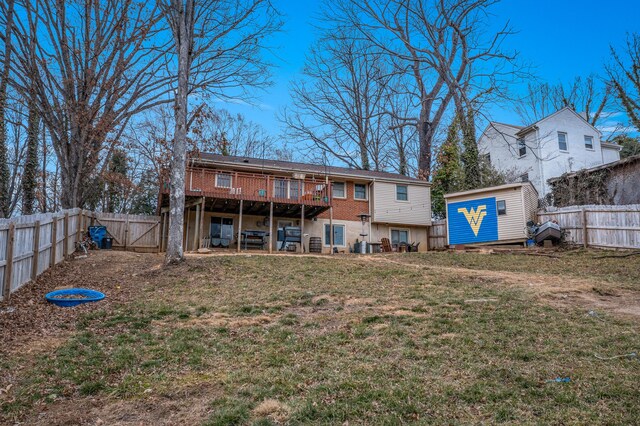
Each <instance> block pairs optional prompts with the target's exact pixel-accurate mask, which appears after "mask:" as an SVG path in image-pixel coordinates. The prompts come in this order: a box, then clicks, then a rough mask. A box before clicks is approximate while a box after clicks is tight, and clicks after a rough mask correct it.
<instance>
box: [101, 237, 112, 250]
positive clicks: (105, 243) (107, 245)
mask: <svg viewBox="0 0 640 426" xmlns="http://www.w3.org/2000/svg"><path fill="white" fill-rule="evenodd" d="M112 246H113V238H111V237H104V238H103V239H102V245H101V246H100V248H102V249H103V250H111V247H112Z"/></svg>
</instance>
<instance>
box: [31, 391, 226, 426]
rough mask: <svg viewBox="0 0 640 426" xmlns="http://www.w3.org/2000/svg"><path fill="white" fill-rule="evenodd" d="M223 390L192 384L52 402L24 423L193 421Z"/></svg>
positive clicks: (95, 424)
mask: <svg viewBox="0 0 640 426" xmlns="http://www.w3.org/2000/svg"><path fill="white" fill-rule="evenodd" d="M219 394H220V392H219V391H216V390H215V389H213V388H212V387H211V386H208V385H204V386H202V385H201V386H198V387H190V388H185V389H181V390H179V391H173V392H168V393H165V394H162V395H154V394H153V390H151V392H150V393H149V394H148V395H147V396H146V397H144V398H138V399H136V400H133V401H112V400H109V399H106V398H83V399H74V400H73V401H64V402H59V403H56V404H51V405H49V406H47V407H46V408H44V407H43V409H42V410H41V411H40V413H39V414H38V415H37V416H34V417H33V418H31V419H28V420H27V421H25V423H24V424H31V425H35V426H45V425H46V426H58V425H59V426H62V425H91V426H99V425H102V426H107V425H108V426H111V425H114V426H116V425H118V426H124V425H135V426H138V425H159V426H170V425H180V424H184V425H194V424H200V423H202V422H203V421H204V420H206V419H207V418H208V417H209V415H210V413H211V406H210V403H211V400H213V399H215V397H216V396H217V395H219Z"/></svg>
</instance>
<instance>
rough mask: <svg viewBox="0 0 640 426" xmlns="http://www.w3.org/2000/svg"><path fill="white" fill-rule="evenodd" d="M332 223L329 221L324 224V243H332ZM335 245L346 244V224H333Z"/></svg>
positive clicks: (327, 244)
mask: <svg viewBox="0 0 640 426" xmlns="http://www.w3.org/2000/svg"><path fill="white" fill-rule="evenodd" d="M330 232H331V231H330V225H329V224H328V223H327V224H325V225H324V245H325V246H330V245H331V234H330ZM333 245H334V246H342V247H344V246H345V242H344V225H333Z"/></svg>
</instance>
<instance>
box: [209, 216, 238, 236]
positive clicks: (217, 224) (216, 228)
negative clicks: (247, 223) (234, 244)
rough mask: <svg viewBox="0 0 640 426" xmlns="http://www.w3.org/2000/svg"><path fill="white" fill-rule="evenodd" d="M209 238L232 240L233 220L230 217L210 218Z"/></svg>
mask: <svg viewBox="0 0 640 426" xmlns="http://www.w3.org/2000/svg"><path fill="white" fill-rule="evenodd" d="M210 232H211V238H222V239H226V240H233V219H231V218H230V217H212V218H211V231H210Z"/></svg>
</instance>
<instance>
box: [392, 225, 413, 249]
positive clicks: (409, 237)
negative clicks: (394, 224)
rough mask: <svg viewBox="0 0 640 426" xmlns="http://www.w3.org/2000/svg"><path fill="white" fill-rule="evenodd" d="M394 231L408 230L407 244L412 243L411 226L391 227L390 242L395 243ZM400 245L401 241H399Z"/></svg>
mask: <svg viewBox="0 0 640 426" xmlns="http://www.w3.org/2000/svg"><path fill="white" fill-rule="evenodd" d="M393 231H398V232H406V233H407V244H411V229H409V228H389V242H390V243H391V245H393V244H394V243H393ZM397 244H398V245H399V244H400V243H397Z"/></svg>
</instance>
